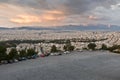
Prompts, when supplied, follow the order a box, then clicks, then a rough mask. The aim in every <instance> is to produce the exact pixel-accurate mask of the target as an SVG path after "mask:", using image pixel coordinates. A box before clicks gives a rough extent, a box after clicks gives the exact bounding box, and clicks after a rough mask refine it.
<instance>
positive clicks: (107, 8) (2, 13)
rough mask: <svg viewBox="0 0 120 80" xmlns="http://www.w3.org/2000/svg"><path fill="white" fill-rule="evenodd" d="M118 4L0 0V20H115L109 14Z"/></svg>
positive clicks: (37, 22)
mask: <svg viewBox="0 0 120 80" xmlns="http://www.w3.org/2000/svg"><path fill="white" fill-rule="evenodd" d="M119 3H120V0H0V21H1V22H6V23H8V24H12V25H17V24H23V25H54V24H56V25H57V24H63V25H64V24H67V23H68V24H69V23H73V24H74V23H75V24H82V23H93V24H94V23H105V22H106V23H107V24H108V23H116V22H115V21H116V20H119V18H118V17H114V16H113V15H114V14H117V15H118V13H119V12H120V11H118V9H119ZM100 8H101V9H100ZM112 10H114V13H113V11H112ZM3 18H4V19H3ZM112 21H113V22H112ZM0 24H1V23H0ZM2 25H3V24H2Z"/></svg>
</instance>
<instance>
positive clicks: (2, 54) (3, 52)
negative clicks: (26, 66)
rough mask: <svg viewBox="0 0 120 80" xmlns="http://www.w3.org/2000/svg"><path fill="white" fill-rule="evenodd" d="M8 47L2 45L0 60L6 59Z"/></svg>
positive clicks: (0, 47)
mask: <svg viewBox="0 0 120 80" xmlns="http://www.w3.org/2000/svg"><path fill="white" fill-rule="evenodd" d="M6 56H7V54H6V47H3V46H0V62H1V61H2V60H5V59H6Z"/></svg>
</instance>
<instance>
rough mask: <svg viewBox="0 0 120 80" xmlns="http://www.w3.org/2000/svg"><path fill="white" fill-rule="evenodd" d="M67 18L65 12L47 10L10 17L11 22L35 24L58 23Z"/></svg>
mask: <svg viewBox="0 0 120 80" xmlns="http://www.w3.org/2000/svg"><path fill="white" fill-rule="evenodd" d="M64 18H65V16H64V13H63V12H61V11H45V12H44V13H42V14H40V15H30V14H22V15H17V16H16V17H14V18H12V19H10V21H11V22H13V23H17V24H33V23H42V24H43V23H44V24H48V25H49V24H50V25H51V24H53V25H54V24H57V23H59V21H61V20H63V19H64Z"/></svg>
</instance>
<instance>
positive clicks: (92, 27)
mask: <svg viewBox="0 0 120 80" xmlns="http://www.w3.org/2000/svg"><path fill="white" fill-rule="evenodd" d="M0 30H107V31H120V26H116V25H111V26H108V25H88V26H84V25H65V26H59V27H57V26H56V27H39V26H36V27H35V26H24V27H19V28H4V27H0Z"/></svg>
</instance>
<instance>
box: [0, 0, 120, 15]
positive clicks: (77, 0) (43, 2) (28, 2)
mask: <svg viewBox="0 0 120 80" xmlns="http://www.w3.org/2000/svg"><path fill="white" fill-rule="evenodd" d="M118 1H119V2H120V0H0V2H1V3H8V4H13V5H19V6H22V7H30V8H35V9H38V10H51V9H53V10H61V11H63V12H64V13H66V15H76V14H83V13H86V12H89V11H92V10H93V9H95V8H96V7H98V6H102V7H105V8H109V7H110V5H113V4H116V3H117V2H118Z"/></svg>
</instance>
